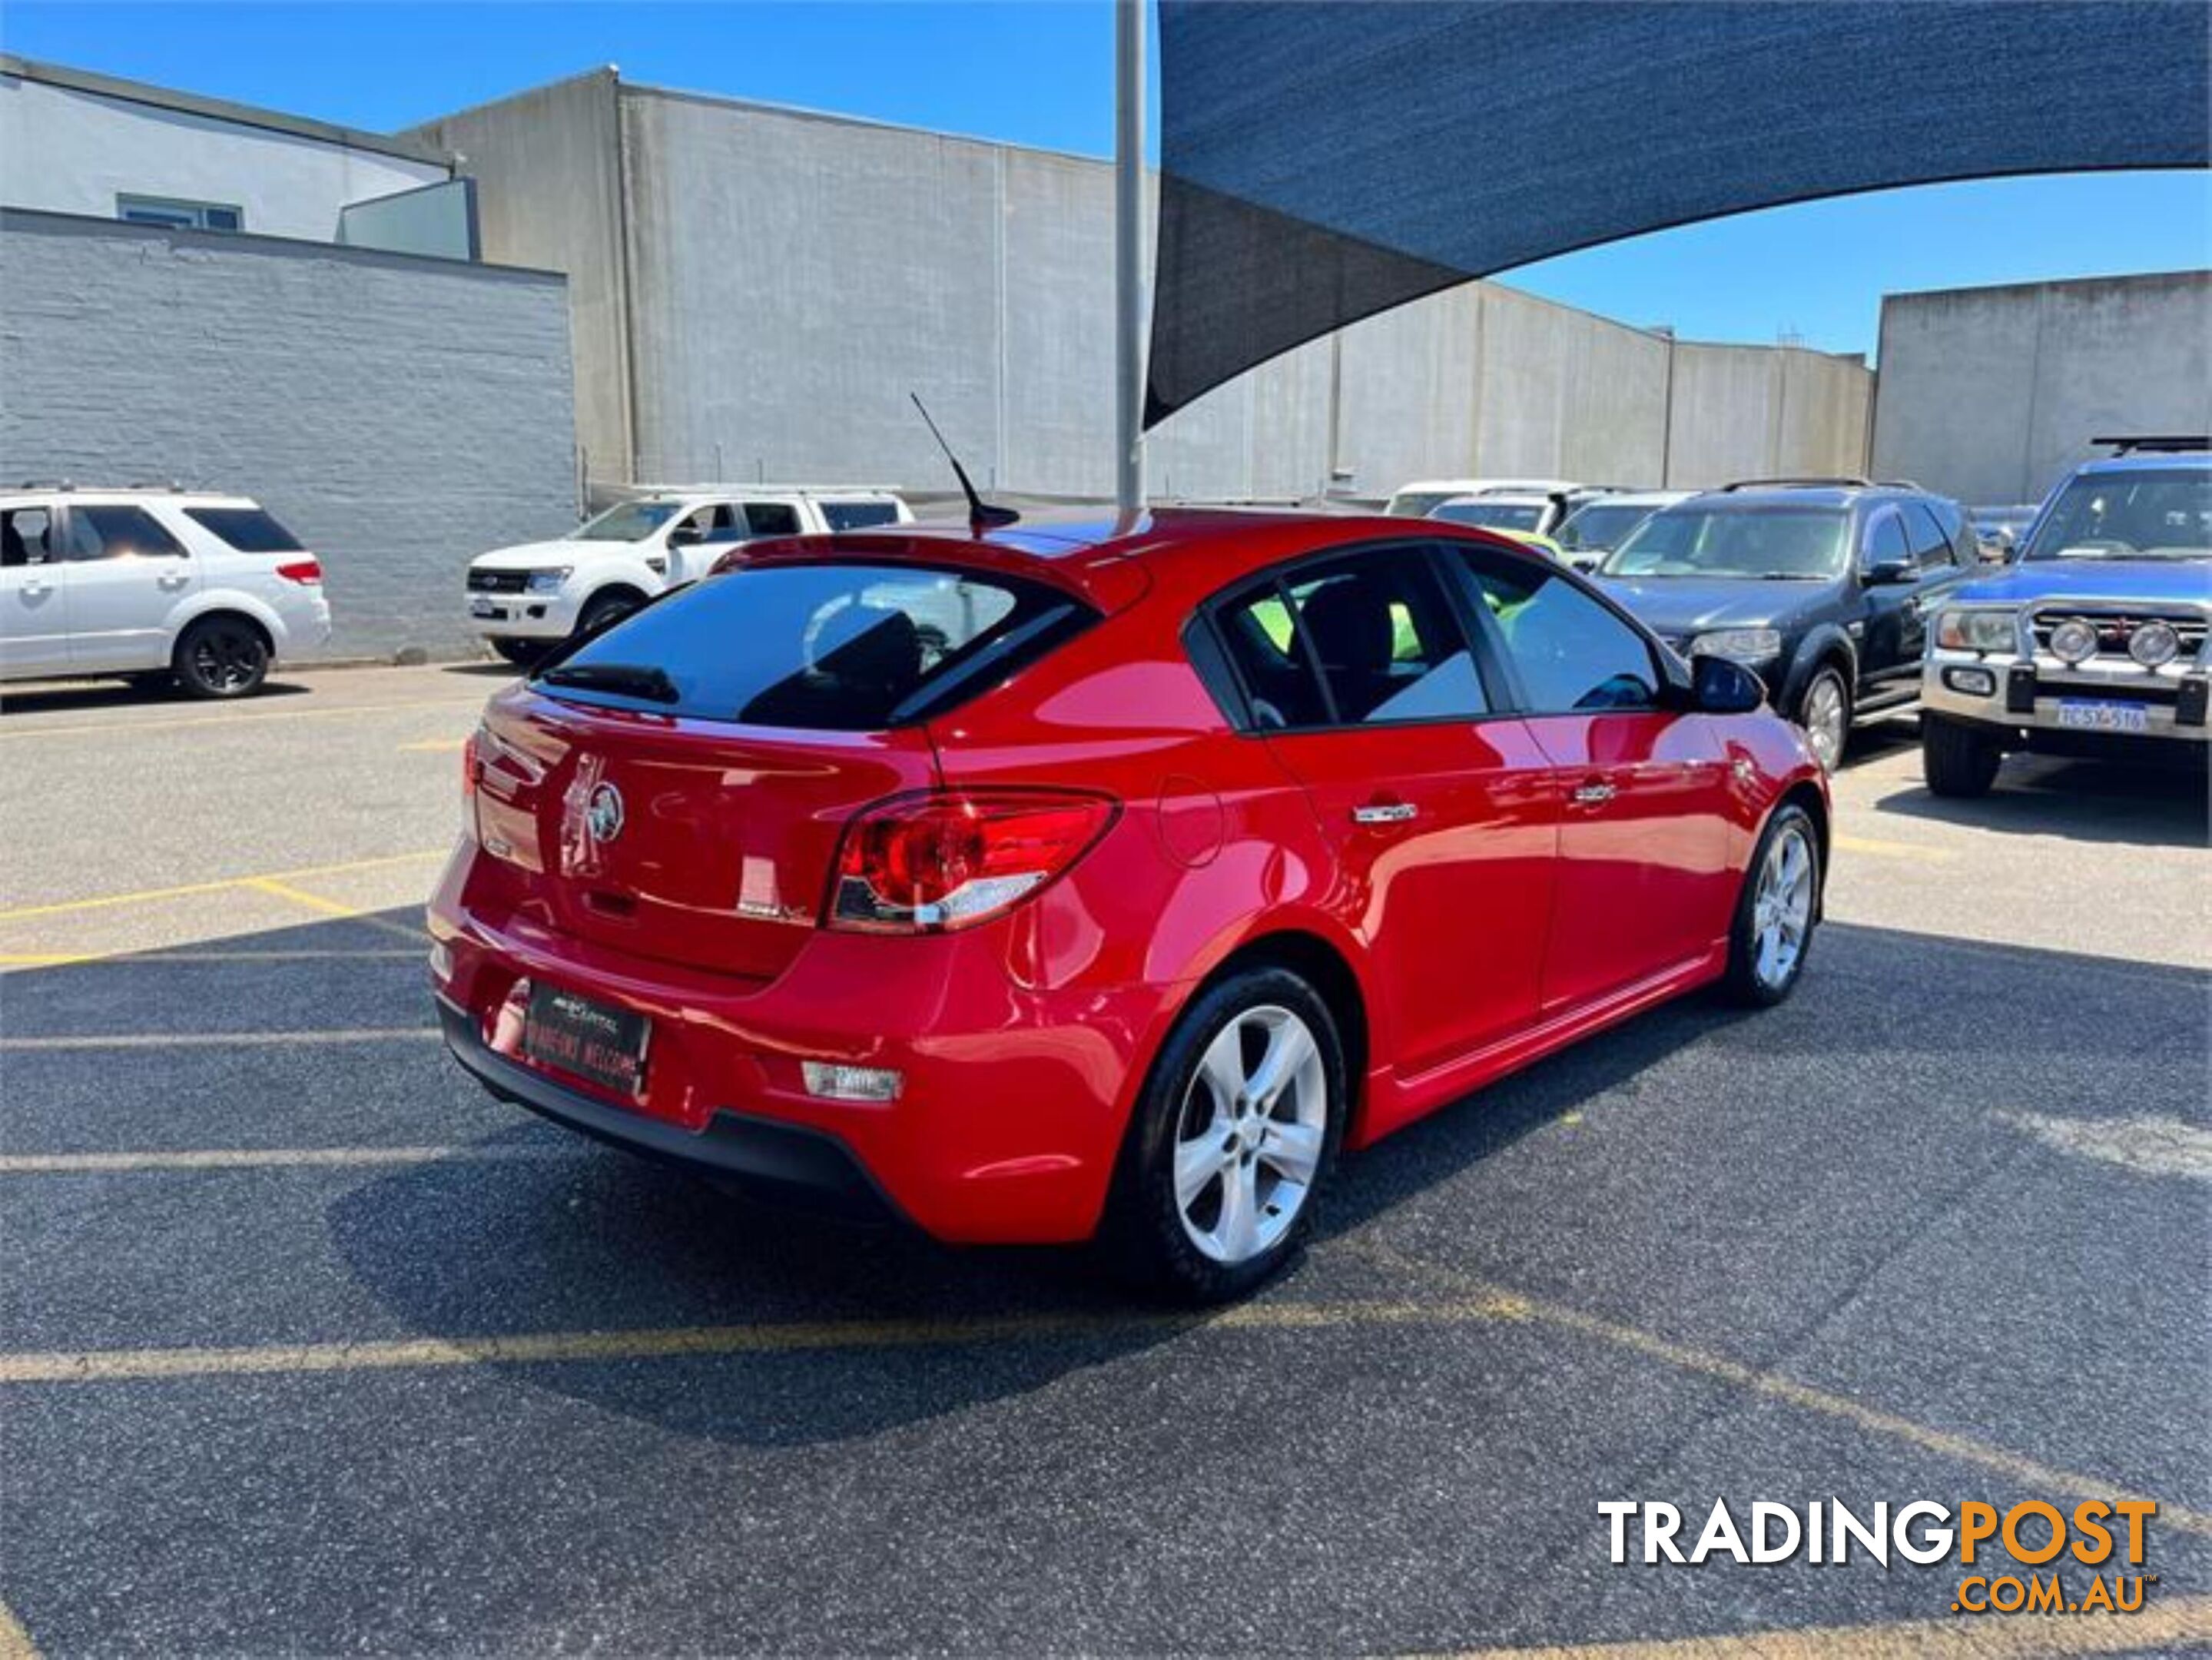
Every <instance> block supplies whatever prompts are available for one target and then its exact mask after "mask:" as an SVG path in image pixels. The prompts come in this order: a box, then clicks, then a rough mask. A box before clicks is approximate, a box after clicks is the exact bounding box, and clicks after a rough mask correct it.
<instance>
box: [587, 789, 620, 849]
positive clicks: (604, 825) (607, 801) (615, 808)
mask: <svg viewBox="0 0 2212 1660" xmlns="http://www.w3.org/2000/svg"><path fill="white" fill-rule="evenodd" d="M622 827H623V799H622V792H621V791H620V790H618V789H617V788H616V787H614V786H613V785H612V784H601V785H599V786H598V787H596V788H594V789H593V790H592V794H591V799H590V800H589V801H587V802H586V804H585V807H584V829H585V830H586V833H587V834H588V835H589V836H591V838H592V840H593V841H594V842H611V841H613V840H614V839H615V837H617V836H620V835H621V834H622Z"/></svg>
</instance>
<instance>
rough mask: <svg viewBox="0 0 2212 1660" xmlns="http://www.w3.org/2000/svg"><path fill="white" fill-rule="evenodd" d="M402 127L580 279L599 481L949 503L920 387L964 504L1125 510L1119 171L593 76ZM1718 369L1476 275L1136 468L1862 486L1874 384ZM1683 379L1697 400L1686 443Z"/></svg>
mask: <svg viewBox="0 0 2212 1660" xmlns="http://www.w3.org/2000/svg"><path fill="white" fill-rule="evenodd" d="M610 110H612V111H613V112H615V119H613V120H612V121H611V122H610V119H609V112H610ZM415 136H416V137H422V138H426V139H428V140H430V141H432V142H435V143H439V144H441V145H444V146H447V147H449V148H451V149H455V150H457V151H459V152H460V153H461V155H462V157H463V160H462V162H461V166H462V167H463V170H464V171H465V172H468V173H472V174H474V175H476V176H477V178H478V179H479V180H480V182H481V187H482V188H481V198H482V219H483V229H484V249H485V253H486V256H487V257H488V258H494V259H507V260H515V261H520V262H525V263H533V264H535V263H544V264H548V265H553V266H555V267H556V268H557V269H562V270H566V271H570V272H571V274H572V277H574V288H573V290H572V292H573V294H574V301H575V304H576V307H577V317H576V328H577V335H576V338H577V369H578V375H579V389H578V409H579V422H580V434H581V438H582V442H583V445H584V447H585V448H586V452H587V454H588V457H589V461H590V470H591V472H592V476H593V477H595V478H599V479H603V480H608V481H614V480H620V479H624V478H631V477H639V478H646V479H654V480H663V481H666V480H673V479H687V480H689V479H702V478H711V477H722V478H726V479H731V480H750V479H754V478H766V479H769V480H781V481H791V482H796V481H821V482H829V481H849V482H866V483H889V484H895V485H901V486H904V487H907V488H909V489H912V488H925V489H933V488H938V487H940V486H942V485H943V484H944V483H945V482H946V481H945V466H944V463H943V461H942V459H940V458H939V456H938V454H937V452H936V450H935V448H934V447H933V445H932V444H931V443H930V441H929V439H928V436H927V433H926V432H925V431H924V430H923V429H922V428H921V423H919V422H918V421H916V420H915V417H914V415H913V412H912V410H911V408H910V406H909V405H908V402H907V393H908V391H909V390H915V391H919V392H921V395H922V396H923V397H924V398H927V400H928V401H929V404H930V407H931V409H932V410H933V412H934V413H935V415H936V417H937V419H938V422H939V424H940V425H941V426H942V427H943V428H944V429H945V435H946V436H947V437H948V438H949V439H951V441H952V442H953V443H954V445H955V446H956V447H958V448H959V449H960V451H961V452H962V453H963V457H964V459H966V460H967V461H968V463H969V468H970V470H971V471H973V472H974V473H975V475H976V476H977V477H978V479H979V480H987V481H988V482H989V483H992V484H993V485H994V486H995V487H996V488H998V489H1001V490H1006V491H1012V492H1018V493H1034V494H1038V495H1047V496H1051V495H1059V496H1101V495H1103V494H1105V493H1106V492H1108V491H1109V489H1110V488H1111V476H1110V474H1111V469H1110V456H1111V453H1112V446H1113V435H1112V419H1113V385H1114V376H1113V338H1112V318H1113V178H1112V172H1111V169H1110V168H1109V167H1107V166H1106V165H1105V164H1103V163H1102V162H1098V161H1091V160H1087V159H1085V158H1082V157H1078V156H1069V155H1054V154H1051V153H1048V152H1043V151H1039V150H1033V149H1023V148H1020V147H1018V146H1012V145H1005V144H997V143H987V142H983V141H981V140H975V139H968V138H960V137H949V136H946V135H944V134H939V133H933V132H925V131H916V130H913V129H908V128H900V127H891V126H885V125H879V124H875V123H870V122H865V121H855V120H848V119H842V118H839V117H835V116H823V115H813V114H809V113H805V112H797V111H791V110H786V109H778V108H771V107H766V106H759V105H753V104H746V103H742V102H738V101H736V100H726V99H720V98H713V97H704V96H698V95H694V94H687V93H678V92H671V91H666V90H663V89H660V88H650V87H642V86H636V85H632V84H629V83H624V82H619V81H618V80H617V79H616V78H615V77H614V76H612V74H611V72H604V71H603V72H599V73H598V74H595V75H592V76H585V77H581V78H580V79H579V80H577V81H574V82H562V83H560V84H559V85H557V86H554V87H549V88H542V89H540V90H538V91H537V92H533V93H528V94H522V95H520V97H517V98H514V99H510V100H505V101H503V102H500V103H495V104H491V105H487V106H483V107H481V108H478V109H476V110H471V111H468V112H464V113H463V114H460V115H458V116H454V117H449V118H447V119H444V120H441V121H438V122H435V123H432V124H431V125H428V126H426V127H423V128H421V129H419V130H417V132H416V135H415ZM614 178H619V179H620V180H621V181H622V190H621V192H619V199H618V200H617V202H616V203H615V204H613V205H612V206H610V205H609V204H608V198H607V195H606V192H607V189H608V187H609V186H608V181H609V180H610V179H614ZM599 294H613V295H617V296H619V295H623V294H627V295H628V301H627V303H628V307H629V313H628V317H629V320H628V324H627V338H628V342H629V344H628V347H627V355H626V356H625V355H624V353H623V351H622V350H617V349H616V348H615V347H614V346H612V345H610V344H607V343H605V341H604V340H603V339H602V334H603V331H604V325H605V318H604V314H603V312H602V310H601V308H600V307H599V302H598V301H595V300H593V299H592V298H591V297H590V296H592V295H599ZM1703 350H1706V349H1704V348H1699V347H1693V346H1687V345H1684V346H1679V347H1674V348H1671V349H1670V347H1669V344H1668V342H1667V341H1666V340H1665V339H1664V338H1663V337H1661V336H1658V335H1656V334H1653V333H1651V332H1650V331H1646V330H1641V329H1635V328H1630V327H1627V326H1626V325H1622V324H1620V323H1616V322H1613V321H1611V320H1609V319H1605V318H1601V317H1595V316H1592V315H1591V314H1589V313H1585V312H1579V311H1576V310H1574V309H1572V308H1571V307H1564V306H1559V305H1554V304H1552V303H1551V302H1549V301H1543V300H1539V299H1536V298H1534V296H1531V295H1524V294H1521V293H1519V292H1517V291H1516V290H1514V289H1508V288H1504V287H1501V286H1498V285H1493V284H1478V285H1471V286H1469V287H1468V288H1465V289H1455V290H1452V291H1449V292H1447V293H1444V294H1440V295H1435V296H1432V297H1431V298H1429V299H1427V300H1424V301H1417V302H1416V303H1414V304H1413V305H1411V306H1407V307H1401V308H1400V309H1398V310H1396V311H1394V312H1390V313H1384V314H1383V315H1381V316H1378V317H1376V318H1372V319H1368V320H1366V321H1364V322H1362V323H1358V324H1356V325H1352V327H1351V328H1349V329H1347V330H1346V331H1343V333H1342V334H1341V336H1340V337H1339V338H1338V339H1337V340H1335V341H1333V342H1332V341H1324V342H1319V343H1316V344H1312V345H1309V346H1306V347H1304V348H1301V349H1299V350H1296V351H1293V352H1291V353H1289V354H1286V355H1285V356H1284V357H1282V358H1281V359H1279V360H1277V361H1276V362H1272V363H1268V364H1265V365H1262V366H1261V367H1260V368H1257V369H1255V370H1254V371H1253V372H1252V373H1250V374H1247V375H1244V376H1243V377H1241V378H1240V379H1239V380H1237V381H1235V382H1233V383H1231V385H1229V386H1224V387H1221V388H1219V389H1218V390H1217V391H1215V392H1212V393H1210V394H1208V395H1207V396H1206V397H1205V398H1200V400H1199V401H1198V402H1197V403H1195V404H1192V405H1191V406H1190V407H1189V408H1188V409H1187V410H1182V411H1180V412H1178V413H1177V414H1176V417H1174V418H1172V419H1171V420H1170V421H1169V422H1167V423H1165V424H1164V426H1163V427H1161V428H1160V429H1158V431H1156V432H1155V433H1154V434H1152V437H1151V440H1150V443H1149V446H1148V472H1149V477H1150V480H1151V483H1152V489H1153V490H1154V492H1155V493H1156V494H1158V495H1161V496H1215V497H1280V496H1308V495H1312V494H1316V493H1317V492H1319V491H1320V490H1322V489H1323V488H1324V487H1325V485H1326V484H1327V483H1328V478H1329V474H1330V469H1331V465H1332V464H1333V463H1334V465H1337V466H1340V467H1341V468H1344V469H1347V470H1348V471H1350V472H1351V473H1352V488H1353V489H1355V490H1356V491H1357V492H1358V493H1360V494H1363V495H1367V496H1385V495H1388V494H1389V492H1390V491H1391V490H1393V489H1395V488H1396V487H1397V486H1398V485H1399V484H1400V483H1403V482H1404V481H1405V480H1406V479H1407V478H1411V477H1422V476H1434V475H1444V476H1458V475H1478V476H1479V475H1486V474H1487V475H1499V474H1510V473H1521V474H1528V473H1541V474H1547V475H1558V476H1564V477H1579V478H1587V479H1591V480H1594V481H1601V482H1607V483H1615V482H1617V483H1659V482H1661V481H1662V478H1664V479H1666V480H1668V481H1669V482H1674V483H1687V484H1703V483H1718V482H1722V481H1723V480H1725V479H1727V478H1729V477H1736V476H1739V475H1740V474H1742V473H1747V472H1775V471H1817V472H1839V471H1842V472H1856V471H1860V470H1862V469H1863V466H1864V465H1865V456H1866V451H1865V440H1866V420H1865V392H1864V388H1865V386H1866V382H1867V380H1868V374H1867V370H1866V368H1865V366H1864V365H1863V363H1862V362H1859V361H1857V359H1847V358H1830V357H1823V356H1820V355H1819V354H1814V353H1808V352H1788V351H1780V350H1770V349H1764V348H1756V347H1752V348H1741V349H1726V348H1723V349H1717V350H1721V351H1723V352H1724V353H1725V352H1730V351H1733V352H1735V354H1736V355H1737V356H1739V357H1740V358H1741V364H1742V372H1741V374H1729V373H1725V372H1715V373H1711V374H1701V373H1700V360H1699V353H1700V352H1701V351H1703ZM1670 360H1671V362H1672V364H1673V368H1672V370H1671V371H1670V368H1669V365H1670ZM1685 365H1686V367H1685ZM1670 374H1674V375H1680V376H1682V377H1684V378H1686V380H1687V382H1688V384H1689V388H1690V392H1691V394H1692V398H1693V399H1694V400H1695V402H1696V410H1695V416H1694V418H1693V419H1691V420H1683V419H1681V418H1680V416H1679V411H1678V418H1677V420H1676V421H1675V423H1674V427H1675V430H1674V433H1673V434H1672V435H1670V433H1669V430H1668V426H1669V423H1668V412H1667V411H1668V387H1669V384H1670ZM1801 381H1802V382H1804V383H1805V384H1804V385H1803V386H1800V384H1799V383H1800V382H1801ZM1332 387H1334V395H1333V394H1332ZM1854 387H1856V388H1857V392H1856V393H1854V392H1853V391H1852V388H1854ZM1855 397H1856V402H1855V401H1854V398H1855ZM622 398H627V399H628V400H629V401H628V402H627V403H626V404H621V406H620V409H619V410H617V408H616V407H615V405H616V404H617V402H619V400H620V399H622ZM1332 406H1334V411H1335V414H1334V428H1333V429H1332V416H1331V410H1332ZM1677 441H1680V443H1682V444H1683V446H1684V449H1683V453H1682V455H1681V457H1680V459H1676V458H1675V457H1674V454H1673V453H1672V451H1673V446H1674V443H1675V442H1677Z"/></svg>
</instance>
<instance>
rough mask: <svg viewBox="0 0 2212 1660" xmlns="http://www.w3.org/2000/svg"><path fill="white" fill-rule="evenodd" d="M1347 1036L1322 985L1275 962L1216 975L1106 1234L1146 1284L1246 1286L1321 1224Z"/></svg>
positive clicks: (1165, 1057) (1342, 1093) (1179, 1048)
mask: <svg viewBox="0 0 2212 1660" xmlns="http://www.w3.org/2000/svg"><path fill="white" fill-rule="evenodd" d="M1347 1099H1348V1097H1347V1093H1346V1082H1345V1074H1344V1048H1343V1044H1342V1043H1341V1041H1340V1038H1339V1037H1338V1034H1337V1030H1336V1021H1335V1020H1334V1018H1333V1017H1332V1016H1331V1015H1330V1013H1329V1010H1328V1004H1327V1003H1326V1002H1324V1001H1323V1000H1322V997H1321V995H1320V994H1319V993H1317V992H1316V991H1315V990H1314V988H1312V987H1311V986H1310V985H1309V984H1308V983H1307V982H1305V981H1304V980H1303V979H1301V978H1300V977H1299V976H1297V975H1295V974H1292V973H1291V972H1290V971H1289V970H1285V969H1279V968H1254V969H1249V970H1244V971H1243V972H1242V973H1237V974H1233V975H1231V976H1230V977H1229V978H1227V979H1225V980H1224V981H1222V982H1220V983H1219V984H1218V985H1215V986H1212V987H1210V988H1207V989H1206V991H1205V992H1204V993H1203V994H1200V996H1199V997H1198V998H1197V999H1196V1000H1194V1002H1193V1003H1192V1004H1191V1006H1189V1007H1188V1008H1187V1009H1185V1010H1184V1011H1183V1013H1182V1018H1180V1019H1179V1020H1177V1021H1176V1025H1175V1029H1174V1030H1173V1031H1171V1032H1170V1034H1169V1035H1168V1040H1167V1042H1166V1043H1165V1044H1164V1045H1163V1046H1162V1048H1161V1050H1160V1054H1159V1056H1158V1060H1157V1061H1155V1062H1154V1064H1153V1067H1152V1075H1151V1077H1150V1078H1149V1079H1147V1080H1146V1085H1145V1092H1144V1094H1143V1095H1142V1097H1140V1098H1139V1100H1138V1103H1137V1108H1136V1115H1135V1117H1134V1120H1133V1122H1132V1123H1131V1125H1130V1130H1129V1136H1128V1140H1127V1145H1126V1146H1125V1147H1124V1148H1123V1152H1122V1158H1121V1168H1120V1170H1119V1171H1117V1173H1116V1175H1115V1183H1114V1191H1113V1194H1112V1195H1111V1196H1110V1197H1109V1200H1108V1201H1107V1214H1106V1219H1105V1224H1104V1226H1103V1228H1102V1230H1101V1242H1102V1243H1103V1245H1104V1246H1105V1248H1106V1250H1107V1251H1108V1252H1109V1256H1111V1258H1112V1260H1113V1261H1114V1263H1115V1267H1116V1268H1118V1269H1119V1270H1120V1271H1121V1273H1122V1274H1124V1275H1125V1276H1127V1278H1128V1279H1130V1280H1132V1281H1133V1282H1134V1283H1136V1284H1137V1285H1139V1286H1141V1287H1143V1288H1144V1289H1146V1290H1147V1291H1150V1292H1155V1293H1158V1294H1162V1295H1165V1296H1169V1297H1172V1298H1176V1300H1179V1301H1184V1302H1193V1303H1219V1302H1226V1301H1229V1300H1231V1299H1232V1298H1238V1297H1242V1296H1243V1295H1245V1294H1246V1293H1247V1292H1250V1291H1251V1290H1252V1289H1253V1288H1254V1287H1255V1286H1259V1285H1260V1284H1261V1282H1262V1281H1264V1280H1267V1278H1268V1277H1269V1276H1270V1275H1272V1274H1274V1273H1275V1272H1276V1271H1277V1270H1278V1269H1279V1268H1281V1267H1282V1266H1283V1264H1284V1263H1285V1262H1288V1261H1289V1260H1290V1259H1291V1256H1293V1255H1294V1254H1295V1253H1296V1252H1297V1250H1298V1248H1299V1245H1300V1244H1301V1243H1302V1242H1303V1241H1304V1238H1305V1237H1306V1235H1307V1233H1308V1232H1309V1231H1310V1229H1311V1228H1312V1226H1313V1219H1314V1213H1315V1211H1316V1208H1317V1201H1318V1199H1319V1196H1320V1189H1321V1188H1322V1185H1323V1183H1325V1182H1326V1181H1327V1179H1328V1173H1329V1171H1330V1169H1331V1168H1332V1167H1333V1166H1334V1164H1335V1161H1336V1152H1337V1148H1338V1146H1340V1144H1341V1142H1342V1141H1343V1139H1344V1121H1345V1111H1346V1100H1347Z"/></svg>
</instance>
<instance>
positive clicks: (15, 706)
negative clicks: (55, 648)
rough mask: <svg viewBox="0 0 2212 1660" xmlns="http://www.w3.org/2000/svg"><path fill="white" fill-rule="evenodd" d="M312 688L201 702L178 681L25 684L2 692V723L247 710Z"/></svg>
mask: <svg viewBox="0 0 2212 1660" xmlns="http://www.w3.org/2000/svg"><path fill="white" fill-rule="evenodd" d="M310 690H311V689H310V688H308V687H307V686H298V685H293V684H289V682H286V681H283V680H269V681H264V683H263V684H262V687H261V690H258V691H257V692H256V693H254V694H253V696H251V697H244V698H238V699H234V700H205V701H203V700H198V699H194V698H190V697H187V696H185V693H184V689H183V688H182V687H180V686H179V685H178V684H176V683H175V682H174V681H172V680H163V681H161V682H158V683H147V684H139V683H137V682H135V681H130V680H39V681H25V682H23V683H21V684H18V685H13V686H9V687H8V688H7V689H6V690H5V691H4V692H0V720H4V719H6V718H7V717H8V716H9V715H15V714H62V713H65V712H68V711H71V710H87V709H114V708H143V707H145V706H146V705H149V704H174V705H177V706H179V707H182V708H194V707H197V708H208V709H219V708H246V707H248V706H250V705H252V704H253V703H257V702H260V701H261V700H262V699H263V698H265V697H305V696H309V695H310Z"/></svg>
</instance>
